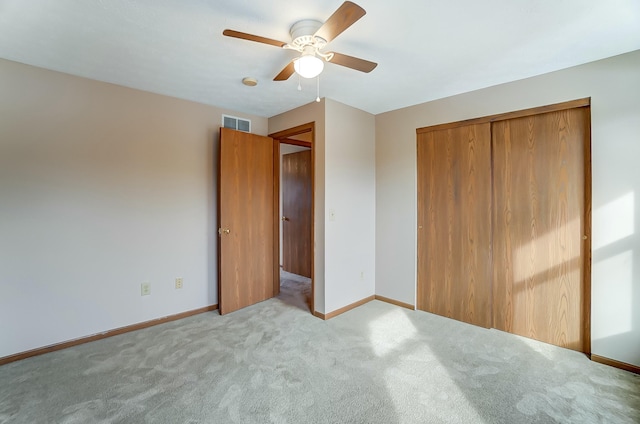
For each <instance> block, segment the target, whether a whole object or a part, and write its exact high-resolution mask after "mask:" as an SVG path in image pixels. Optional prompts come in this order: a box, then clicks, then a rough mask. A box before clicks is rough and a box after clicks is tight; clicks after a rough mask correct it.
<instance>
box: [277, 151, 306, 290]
mask: <svg viewBox="0 0 640 424" xmlns="http://www.w3.org/2000/svg"><path fill="white" fill-rule="evenodd" d="M311 203H312V202H311V150H305V151H301V152H296V153H290V154H287V155H283V156H282V213H283V216H284V217H285V220H284V222H283V224H282V268H283V269H284V270H285V271H288V272H292V273H294V274H298V275H302V276H305V277H309V278H311V260H312V259H311V256H312V254H313V249H312V246H311V231H312V225H311V223H312V222H311Z"/></svg>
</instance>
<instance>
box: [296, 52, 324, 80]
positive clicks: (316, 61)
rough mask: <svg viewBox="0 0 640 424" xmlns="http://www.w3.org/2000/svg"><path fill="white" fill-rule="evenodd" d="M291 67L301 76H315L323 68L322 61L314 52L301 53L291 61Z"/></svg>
mask: <svg viewBox="0 0 640 424" xmlns="http://www.w3.org/2000/svg"><path fill="white" fill-rule="evenodd" d="M293 68H294V69H295V70H296V72H297V73H298V75H300V76H301V77H302V78H315V77H317V76H318V75H320V73H321V72H322V70H323V69H324V61H323V60H322V59H320V58H319V57H317V56H316V55H315V54H303V55H302V56H300V57H299V58H297V59H295V60H294V61H293Z"/></svg>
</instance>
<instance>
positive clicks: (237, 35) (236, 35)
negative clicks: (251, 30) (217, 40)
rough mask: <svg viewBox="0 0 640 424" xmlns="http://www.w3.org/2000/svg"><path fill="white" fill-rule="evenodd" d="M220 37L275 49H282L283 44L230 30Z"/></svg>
mask: <svg viewBox="0 0 640 424" xmlns="http://www.w3.org/2000/svg"><path fill="white" fill-rule="evenodd" d="M222 35H226V36H227V37H234V38H241V39H243V40H249V41H255V42H256V43H263V44H271V45H272V46H276V47H284V45H285V44H287V43H285V42H282V41H278V40H274V39H272V38H266V37H260V36H259V35H253V34H247V33H246V32H239V31H234V30H232V29H225V30H224V31H222Z"/></svg>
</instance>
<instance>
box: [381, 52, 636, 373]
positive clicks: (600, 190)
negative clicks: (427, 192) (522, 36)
mask: <svg viewBox="0 0 640 424" xmlns="http://www.w3.org/2000/svg"><path fill="white" fill-rule="evenodd" d="M584 97H591V105H592V106H591V115H592V116H591V119H592V164H593V165H592V166H593V240H592V244H593V274H592V352H593V353H594V354H597V355H601V356H604V357H607V358H611V359H615V360H618V361H623V362H627V363H630V364H634V365H638V366H640V166H639V165H638V160H639V158H640V51H636V52H632V53H628V54H625V55H621V56H617V57H613V58H609V59H606V60H601V61H597V62H593V63H589V64H586V65H581V66H577V67H574V68H570V69H566V70H562V71H558V72H553V73H550V74H546V75H542V76H538V77H533V78H529V79H525V80H521V81H516V82H513V83H509V84H502V85H499V86H495V87H490V88H487V89H483V90H478V91H474V92H470V93H465V94H461V95H457V96H453V97H449V98H446V99H441V100H436V101H432V102H428V103H424V104H420V105H416V106H412V107H409V108H405V109H400V110H396V111H392V112H388V113H384V114H380V115H377V116H376V246H377V250H376V277H377V278H376V294H379V295H382V296H386V297H390V298H393V299H397V300H400V301H403V302H407V303H411V304H415V284H416V134H415V130H416V128H419V127H425V126H429V125H434V124H440V123H445V122H453V121H459V120H463V119H469V118H475V117H481V116H486V115H491V114H496V113H502V112H509V111H514V110H519V109H525V108H531V107H536V106H542V105H547V104H552V103H558V102H563V101H567V100H573V99H578V98H584Z"/></svg>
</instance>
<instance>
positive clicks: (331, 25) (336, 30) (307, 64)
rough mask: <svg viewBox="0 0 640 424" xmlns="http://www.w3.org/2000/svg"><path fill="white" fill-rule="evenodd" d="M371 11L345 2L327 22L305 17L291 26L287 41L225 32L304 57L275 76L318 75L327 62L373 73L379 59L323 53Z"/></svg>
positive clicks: (281, 77) (225, 33)
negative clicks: (333, 41)
mask: <svg viewBox="0 0 640 424" xmlns="http://www.w3.org/2000/svg"><path fill="white" fill-rule="evenodd" d="M366 13H367V12H365V10H364V9H363V8H361V7H360V6H358V5H357V4H355V3H352V2H350V1H345V2H344V3H343V4H342V6H340V7H339V8H338V10H336V11H335V12H334V13H333V15H331V16H330V17H329V19H327V20H326V22H325V23H322V22H319V21H316V20H313V19H305V20H302V21H298V22H296V23H295V24H293V26H292V27H291V30H290V33H291V40H292V41H291V42H290V43H285V42H282V41H278V40H274V39H271V38H266V37H260V36H258V35H253V34H247V33H244V32H239V31H234V30H231V29H225V30H224V31H223V32H222V34H223V35H226V36H227V37H234V38H241V39H243V40H249V41H255V42H257V43H263V44H270V45H272V46H276V47H281V48H284V49H291V50H295V51H297V52H299V53H300V56H299V57H297V58H295V59H294V60H292V61H291V62H289V64H287V66H285V67H284V69H283V70H282V71H280V73H279V74H278V75H276V77H275V78H274V79H273V80H274V81H285V80H287V79H289V77H290V76H291V75H293V73H294V72H297V73H298V74H299V75H300V76H301V77H303V78H314V77H316V76H318V75H320V73H321V72H322V70H323V69H324V62H325V61H326V62H330V63H335V64H336V65H341V66H345V67H347V68H351V69H355V70H357V71H361V72H371V71H373V70H374V69H375V67H376V66H378V64H377V63H375V62H370V61H368V60H364V59H359V58H357V57H353V56H347V55H346V54H341V53H336V52H327V53H324V52H322V49H324V47H325V46H326V45H327V44H328V43H330V42H331V41H332V40H333V39H334V38H336V37H337V36H338V35H340V34H341V33H342V32H343V31H344V30H346V29H347V28H349V27H350V26H351V25H353V24H354V23H355V22H356V21H358V19H360V18H362V17H363V16H364V15H365V14H366Z"/></svg>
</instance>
